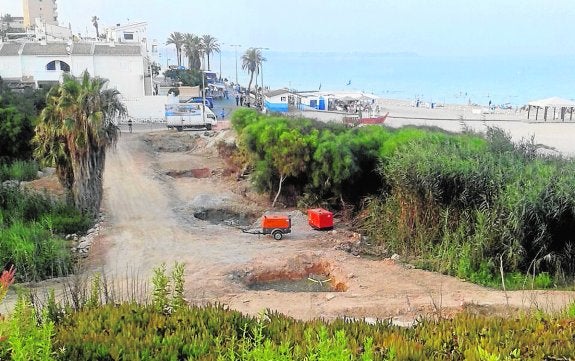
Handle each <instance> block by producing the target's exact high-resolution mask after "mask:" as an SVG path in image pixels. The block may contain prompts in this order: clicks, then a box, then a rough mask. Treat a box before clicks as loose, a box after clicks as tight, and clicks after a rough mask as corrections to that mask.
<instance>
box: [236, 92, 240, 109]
mask: <svg viewBox="0 0 575 361" xmlns="http://www.w3.org/2000/svg"><path fill="white" fill-rule="evenodd" d="M239 105H240V95H239V94H236V107H238V106H239Z"/></svg>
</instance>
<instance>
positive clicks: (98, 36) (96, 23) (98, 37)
mask: <svg viewBox="0 0 575 361" xmlns="http://www.w3.org/2000/svg"><path fill="white" fill-rule="evenodd" d="M98 20H100V18H99V17H97V16H92V25H94V27H95V28H96V39H100V31H99V30H98Z"/></svg>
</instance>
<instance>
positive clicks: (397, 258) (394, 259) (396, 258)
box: [391, 253, 401, 261]
mask: <svg viewBox="0 0 575 361" xmlns="http://www.w3.org/2000/svg"><path fill="white" fill-rule="evenodd" d="M400 258H401V257H400V256H399V255H398V254H397V253H394V254H393V256H391V259H392V260H393V261H399V259H400Z"/></svg>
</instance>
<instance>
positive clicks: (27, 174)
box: [0, 160, 38, 182]
mask: <svg viewBox="0 0 575 361" xmlns="http://www.w3.org/2000/svg"><path fill="white" fill-rule="evenodd" d="M37 174H38V164H37V163H36V162H33V161H21V160H18V161H15V162H12V163H10V164H6V163H5V164H0V182H2V181H5V180H9V179H13V180H19V181H30V180H33V179H36V177H37Z"/></svg>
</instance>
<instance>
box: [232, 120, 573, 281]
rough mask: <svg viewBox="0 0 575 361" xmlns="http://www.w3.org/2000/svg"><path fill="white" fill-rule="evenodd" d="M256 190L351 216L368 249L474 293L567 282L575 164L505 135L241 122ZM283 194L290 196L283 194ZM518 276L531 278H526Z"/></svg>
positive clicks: (495, 131)
mask: <svg viewBox="0 0 575 361" xmlns="http://www.w3.org/2000/svg"><path fill="white" fill-rule="evenodd" d="M232 122H233V126H234V128H235V130H236V131H237V132H238V137H239V142H238V144H239V148H240V151H241V152H243V153H244V154H245V155H246V158H247V159H248V161H249V163H250V164H251V165H252V167H253V174H252V179H253V181H254V184H255V186H256V187H257V188H258V189H259V190H261V191H265V192H269V193H270V194H274V193H277V194H280V193H279V192H278V190H282V192H283V193H282V194H283V201H284V203H287V204H295V203H296V202H297V201H299V203H300V205H303V206H307V205H317V204H321V205H328V206H331V207H341V206H342V205H343V204H354V205H356V206H358V207H357V208H356V210H357V211H358V221H359V224H360V228H361V229H362V231H363V232H364V233H366V234H367V235H368V237H369V239H370V243H371V244H372V245H374V246H382V245H383V246H385V247H386V248H387V250H388V251H390V252H397V253H401V254H402V255H404V256H405V257H408V258H409V259H411V260H412V261H414V262H416V263H417V264H419V265H421V266H422V267H426V268H430V269H433V270H438V271H441V272H445V273H448V274H451V275H456V276H459V277H461V278H466V279H470V280H472V281H473V282H477V283H481V284H486V285H498V284H501V274H504V277H503V278H504V280H505V281H506V282H507V286H508V287H509V286H511V287H515V288H517V287H523V286H526V285H528V286H529V287H532V286H537V287H550V286H553V282H561V283H564V284H568V283H569V281H571V280H572V279H573V276H574V275H575V188H574V187H573V184H575V163H574V162H573V161H572V160H567V159H563V158H561V157H560V156H549V155H547V156H544V155H541V154H540V152H538V149H540V148H541V146H539V145H537V144H534V143H533V141H529V140H527V141H524V142H522V143H521V144H514V143H512V142H511V140H510V136H509V135H508V134H506V133H505V132H503V131H501V130H499V129H494V128H489V129H488V131H487V132H486V134H474V133H472V132H469V131H464V132H462V133H461V134H450V133H447V132H444V131H441V130H437V129H421V128H401V129H398V130H392V129H387V128H384V127H377V126H368V127H361V128H354V129H347V128H343V127H341V126H337V125H328V124H323V123H317V122H313V121H311V120H307V119H292V118H286V117H281V116H264V115H258V114H257V113H255V112H252V111H249V110H240V111H237V112H236V113H235V114H234V116H233V119H232ZM286 189H287V191H286ZM525 275H531V276H530V277H526V276H525Z"/></svg>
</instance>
